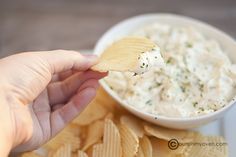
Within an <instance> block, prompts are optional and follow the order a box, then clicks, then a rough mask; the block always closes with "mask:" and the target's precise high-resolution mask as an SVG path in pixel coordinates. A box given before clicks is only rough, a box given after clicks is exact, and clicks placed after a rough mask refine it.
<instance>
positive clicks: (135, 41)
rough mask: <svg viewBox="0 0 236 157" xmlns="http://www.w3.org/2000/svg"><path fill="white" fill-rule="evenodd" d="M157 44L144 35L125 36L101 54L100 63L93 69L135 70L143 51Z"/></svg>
mask: <svg viewBox="0 0 236 157" xmlns="http://www.w3.org/2000/svg"><path fill="white" fill-rule="evenodd" d="M154 47H156V44H155V43H154V42H153V41H151V40H149V39H147V38H144V37H125V38H122V39H120V40H118V41H115V42H114V43H113V44H112V45H110V46H108V48H106V49H105V50H104V52H103V53H102V54H101V56H100V58H99V62H98V64H96V65H94V66H93V67H92V68H91V69H92V70H95V71H100V72H106V71H111V70H113V71H134V70H135V69H136V68H137V65H138V64H139V63H138V62H139V61H138V57H139V55H140V54H141V53H143V52H147V51H151V50H152V49H153V48H154Z"/></svg>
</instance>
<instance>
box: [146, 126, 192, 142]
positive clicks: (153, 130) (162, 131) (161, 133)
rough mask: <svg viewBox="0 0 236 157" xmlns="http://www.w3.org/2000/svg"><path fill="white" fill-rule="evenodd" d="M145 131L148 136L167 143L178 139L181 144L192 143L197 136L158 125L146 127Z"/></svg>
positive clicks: (189, 132)
mask: <svg viewBox="0 0 236 157" xmlns="http://www.w3.org/2000/svg"><path fill="white" fill-rule="evenodd" d="M144 130H145V132H146V133H147V134H148V135H151V136H155V137H157V138H160V139H163V140H167V141H169V140H171V139H176V140H178V141H179V142H189V141H192V140H193V138H194V137H195V135H196V133H195V132H193V131H186V130H175V129H168V128H164V127H161V126H157V125H155V126H153V125H144Z"/></svg>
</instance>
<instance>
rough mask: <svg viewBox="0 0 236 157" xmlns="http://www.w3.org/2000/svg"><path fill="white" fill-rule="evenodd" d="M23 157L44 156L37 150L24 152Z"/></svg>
mask: <svg viewBox="0 0 236 157" xmlns="http://www.w3.org/2000/svg"><path fill="white" fill-rule="evenodd" d="M21 157H42V156H41V155H38V154H37V153H35V152H27V153H24V154H23V155H21Z"/></svg>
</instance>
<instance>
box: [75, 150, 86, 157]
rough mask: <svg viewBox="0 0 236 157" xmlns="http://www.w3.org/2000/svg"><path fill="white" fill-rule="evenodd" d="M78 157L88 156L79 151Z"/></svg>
mask: <svg viewBox="0 0 236 157" xmlns="http://www.w3.org/2000/svg"><path fill="white" fill-rule="evenodd" d="M77 157H88V155H87V153H85V152H84V151H81V150H79V151H78V153H77Z"/></svg>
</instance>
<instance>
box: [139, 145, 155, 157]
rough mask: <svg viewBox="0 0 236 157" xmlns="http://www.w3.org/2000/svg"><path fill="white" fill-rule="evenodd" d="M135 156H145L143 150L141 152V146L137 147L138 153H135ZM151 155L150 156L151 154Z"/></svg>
mask: <svg viewBox="0 0 236 157" xmlns="http://www.w3.org/2000/svg"><path fill="white" fill-rule="evenodd" d="M136 156H137V157H145V156H144V152H143V148H142V147H141V146H139V147H138V153H137V155H136ZM151 157H152V156H151Z"/></svg>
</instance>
